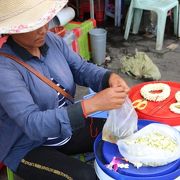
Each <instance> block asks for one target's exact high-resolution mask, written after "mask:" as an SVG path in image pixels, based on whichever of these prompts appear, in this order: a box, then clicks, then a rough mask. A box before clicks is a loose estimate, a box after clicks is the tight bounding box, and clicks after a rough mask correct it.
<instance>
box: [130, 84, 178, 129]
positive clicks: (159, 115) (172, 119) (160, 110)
mask: <svg viewBox="0 0 180 180" xmlns="http://www.w3.org/2000/svg"><path fill="white" fill-rule="evenodd" d="M150 83H165V84H168V85H169V86H170V87H171V93H170V96H169V97H168V98H167V99H165V100H164V101H161V102H151V101H148V104H147V106H146V108H145V109H143V110H138V109H136V112H137V114H138V118H139V119H147V120H148V119H150V120H154V121H158V122H161V123H165V124H169V125H171V126H177V125H180V114H176V113H173V112H171V111H170V109H169V106H170V104H172V103H175V102H176V99H175V93H176V92H177V91H180V82H171V81H151V82H146V83H141V84H138V85H136V86H133V87H132V88H131V89H130V92H129V98H130V99H131V101H132V102H133V101H135V100H137V99H142V98H143V97H142V96H141V94H140V89H141V87H142V86H144V85H146V84H150Z"/></svg>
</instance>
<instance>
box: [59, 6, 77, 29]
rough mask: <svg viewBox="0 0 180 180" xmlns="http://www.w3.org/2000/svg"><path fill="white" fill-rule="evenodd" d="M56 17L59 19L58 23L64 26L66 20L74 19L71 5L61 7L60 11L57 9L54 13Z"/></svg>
mask: <svg viewBox="0 0 180 180" xmlns="http://www.w3.org/2000/svg"><path fill="white" fill-rule="evenodd" d="M56 17H57V18H58V20H59V24H60V25H61V26H64V25H65V24H67V23H68V22H70V21H71V20H73V19H74V17H75V11H74V9H73V8H71V7H66V8H63V9H62V10H61V11H59V12H58V13H57V15H56Z"/></svg>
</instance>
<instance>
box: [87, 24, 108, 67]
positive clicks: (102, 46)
mask: <svg viewBox="0 0 180 180" xmlns="http://www.w3.org/2000/svg"><path fill="white" fill-rule="evenodd" d="M89 34H90V42H91V52H92V60H93V62H94V63H95V64H97V65H101V64H103V63H104V62H105V56H106V36H107V31H106V30H105V29H102V28H95V29H91V30H90V31H89Z"/></svg>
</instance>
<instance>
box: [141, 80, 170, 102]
mask: <svg viewBox="0 0 180 180" xmlns="http://www.w3.org/2000/svg"><path fill="white" fill-rule="evenodd" d="M153 91H162V92H160V93H151V92H153ZM170 92H171V88H170V86H169V85H167V84H164V83H153V84H147V85H144V86H143V87H142V88H141V90H140V93H141V95H142V96H143V97H144V98H145V99H146V100H149V101H155V102H159V101H164V100H165V99H166V98H168V97H169V95H170Z"/></svg>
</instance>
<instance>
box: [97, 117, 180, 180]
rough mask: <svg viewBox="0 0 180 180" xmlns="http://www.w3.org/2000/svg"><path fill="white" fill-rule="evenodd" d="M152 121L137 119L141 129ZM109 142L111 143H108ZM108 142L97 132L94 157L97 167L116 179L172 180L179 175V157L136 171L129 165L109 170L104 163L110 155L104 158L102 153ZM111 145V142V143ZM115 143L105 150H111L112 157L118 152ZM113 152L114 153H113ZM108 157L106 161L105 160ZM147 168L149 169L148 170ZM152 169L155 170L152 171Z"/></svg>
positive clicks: (106, 162)
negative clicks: (126, 167) (124, 167)
mask: <svg viewBox="0 0 180 180" xmlns="http://www.w3.org/2000/svg"><path fill="white" fill-rule="evenodd" d="M150 123H154V121H150V120H139V121H138V128H139V129H141V128H142V127H144V126H146V125H148V124H150ZM109 144H111V143H109ZM107 146H108V144H106V142H104V141H103V140H102V134H99V135H98V137H97V138H96V140H95V143H94V153H95V157H96V161H97V163H98V165H99V167H100V168H101V169H102V170H103V171H104V172H105V173H106V174H107V175H109V176H110V177H112V178H114V179H116V180H121V179H131V180H144V178H146V179H147V180H157V179H158V180H171V179H172V180H173V179H175V178H177V177H178V176H180V159H179V160H177V161H174V162H172V163H170V164H168V165H166V166H161V167H157V168H151V167H149V168H148V167H147V168H145V167H142V168H140V171H137V169H136V168H135V167H130V168H129V169H126V170H125V169H123V170H121V169H120V170H118V172H115V171H112V170H109V169H108V168H106V166H105V164H108V161H109V160H110V159H109V158H111V157H107V155H106V157H105V158H104V155H103V148H107ZM111 146H112V144H111ZM114 146H116V145H113V146H112V147H110V149H108V150H106V151H109V150H110V151H111V152H112V157H113V156H116V154H117V153H118V154H119V151H118V150H117V149H116V148H115V147H114ZM113 153H115V154H113ZM107 159H108V161H107ZM148 169H149V171H148ZM153 169H154V170H155V169H156V170H155V171H153Z"/></svg>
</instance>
